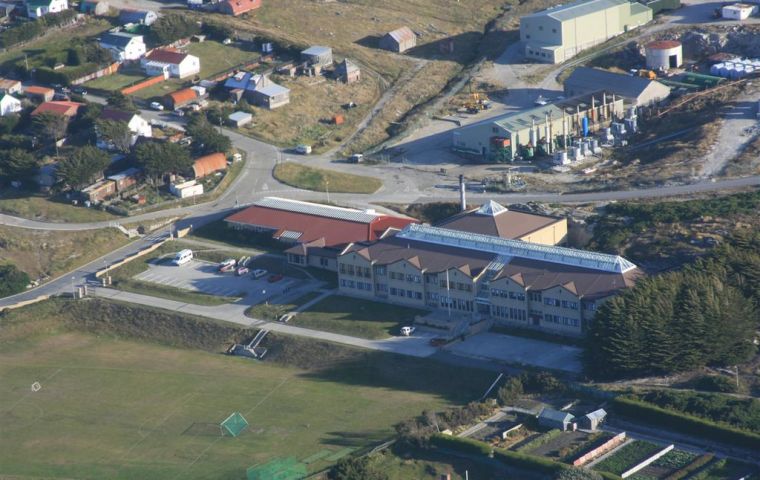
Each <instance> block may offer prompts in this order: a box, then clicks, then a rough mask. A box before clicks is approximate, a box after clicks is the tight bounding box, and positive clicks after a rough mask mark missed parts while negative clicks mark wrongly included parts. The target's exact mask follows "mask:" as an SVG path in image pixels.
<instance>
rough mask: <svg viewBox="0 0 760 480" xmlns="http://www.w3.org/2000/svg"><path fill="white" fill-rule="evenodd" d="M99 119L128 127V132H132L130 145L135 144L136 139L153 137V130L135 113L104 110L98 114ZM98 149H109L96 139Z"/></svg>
mask: <svg viewBox="0 0 760 480" xmlns="http://www.w3.org/2000/svg"><path fill="white" fill-rule="evenodd" d="M100 119H101V120H110V121H114V122H124V123H126V124H127V126H128V127H129V131H130V132H132V140H131V144H132V145H134V144H135V142H137V139H138V137H152V136H153V128H152V127H151V126H150V123H149V122H148V121H147V120H145V119H144V118H143V117H141V116H140V115H139V114H137V113H133V112H125V111H123V110H111V109H108V108H106V109H104V110H103V113H101V114H100ZM98 147H100V148H109V147H110V145H108V144H107V142H105V141H102V140H100V139H98Z"/></svg>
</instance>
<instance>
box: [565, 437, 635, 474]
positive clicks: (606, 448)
mask: <svg viewBox="0 0 760 480" xmlns="http://www.w3.org/2000/svg"><path fill="white" fill-rule="evenodd" d="M625 439H626V435H625V432H621V433H618V434H617V435H615V436H614V437H612V438H610V439H609V440H608V441H607V442H605V443H603V444H601V445H599V446H598V447H596V448H595V449H593V450H591V451H589V452H586V453H584V454H583V455H581V456H580V457H578V458H576V459H575V460H573V466H574V467H580V466H581V465H585V464H587V463H588V462H590V461H591V460H593V459H595V458H598V457H601V456H602V455H604V454H605V453H607V452H611V451H612V450H614V449H616V448H617V447H619V446H620V445H621V444H623V443H624V442H625Z"/></svg>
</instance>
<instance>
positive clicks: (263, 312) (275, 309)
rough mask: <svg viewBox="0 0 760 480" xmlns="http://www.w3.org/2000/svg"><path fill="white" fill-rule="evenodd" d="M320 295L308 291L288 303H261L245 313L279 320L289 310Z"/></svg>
mask: <svg viewBox="0 0 760 480" xmlns="http://www.w3.org/2000/svg"><path fill="white" fill-rule="evenodd" d="M318 296H319V293H316V292H313V293H307V294H306V295H302V296H300V297H298V298H296V299H295V300H293V301H290V302H288V303H266V304H265V303H260V304H258V305H254V306H252V307H250V308H248V309H247V310H246V311H245V314H246V315H247V316H249V317H251V318H256V319H259V320H277V319H278V318H280V317H281V316H283V315H285V314H286V313H288V312H291V311H293V310H295V309H296V308H298V307H300V306H301V305H304V304H306V303H308V302H310V301H312V300H314V299H315V298H317V297H318Z"/></svg>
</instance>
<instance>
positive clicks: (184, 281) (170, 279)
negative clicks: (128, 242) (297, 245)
mask: <svg viewBox="0 0 760 480" xmlns="http://www.w3.org/2000/svg"><path fill="white" fill-rule="evenodd" d="M135 279H136V280H140V281H143V282H150V283H158V284H161V285H168V286H170V287H176V288H182V289H185V290H193V291H197V292H203V293H208V294H211V295H217V296H223V297H244V298H245V302H246V303H250V304H257V303H262V302H264V301H265V300H270V299H272V298H273V297H276V296H278V295H281V294H283V293H286V291H290V290H293V289H295V288H299V289H301V288H303V287H304V286H305V285H306V284H307V283H309V282H308V281H307V280H298V279H295V278H289V277H285V278H283V279H282V280H280V281H279V282H275V283H269V282H268V281H267V276H264V277H262V278H260V279H254V278H253V277H252V276H251V275H250V274H248V275H243V276H240V277H238V276H236V275H235V274H234V273H231V272H230V273H219V272H218V266H217V264H215V263H209V262H203V261H199V260H193V261H191V262H188V263H186V264H184V265H182V266H179V267H178V266H175V265H150V266H149V268H148V270H146V271H144V272H142V273H140V274H138V275H136V276H135Z"/></svg>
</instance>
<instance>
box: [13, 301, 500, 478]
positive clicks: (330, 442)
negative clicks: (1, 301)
mask: <svg viewBox="0 0 760 480" xmlns="http://www.w3.org/2000/svg"><path fill="white" fill-rule="evenodd" d="M0 324H2V327H3V328H1V329H0V346H2V348H0V378H3V382H1V383H0V404H2V405H4V406H5V407H4V415H2V417H0V430H2V431H3V432H4V435H1V436H0V477H16V476H18V477H37V478H39V477H60V476H65V477H67V478H79V479H85V480H88V479H100V478H111V479H117V480H118V479H132V478H151V479H154V480H163V479H173V478H178V477H182V478H187V479H195V478H198V479H200V478H202V479H227V478H238V477H240V478H243V477H244V476H245V469H246V468H247V467H249V466H251V465H254V464H260V463H263V462H267V461H271V460H274V459H281V458H284V457H288V456H293V457H295V458H296V459H297V460H299V461H302V460H305V459H307V458H309V457H311V458H312V459H314V458H316V459H315V460H313V461H312V462H311V463H309V465H308V469H309V471H310V472H314V471H317V470H320V469H322V468H324V467H326V466H329V465H330V464H331V463H333V462H334V461H335V460H336V458H337V457H338V456H341V455H344V454H346V453H348V451H350V450H353V449H358V448H362V447H365V446H367V445H368V444H371V443H372V442H374V441H377V440H381V439H385V438H388V437H389V436H392V435H393V428H392V425H393V424H394V423H396V422H398V421H400V420H402V419H403V418H406V417H408V416H409V415H411V414H413V413H414V412H419V411H423V410H431V411H435V410H436V409H440V408H442V407H445V406H446V405H449V404H452V403H457V404H461V403H463V402H466V401H468V400H471V399H472V398H475V397H476V396H477V395H479V394H480V393H481V392H482V390H483V389H484V388H487V386H488V384H489V383H490V381H492V378H491V377H492V375H491V374H490V373H486V372H480V371H475V370H468V369H461V368H456V367H451V366H448V365H447V366H443V365H440V364H437V363H435V362H432V361H428V360H424V359H415V358H408V357H400V356H396V355H391V354H385V353H380V352H369V351H359V350H354V349H349V348H345V347H340V346H336V345H334V344H329V343H325V342H311V341H306V340H301V339H298V338H293V337H283V336H277V335H274V334H270V337H271V338H268V339H267V341H266V342H265V344H266V346H267V347H268V348H269V349H270V352H271V353H270V355H271V356H269V355H268V357H267V359H266V361H264V362H255V361H252V360H247V359H241V358H232V357H226V356H222V355H218V353H217V352H219V351H221V349H223V348H224V347H225V345H227V344H228V343H229V342H232V341H239V340H244V339H245V338H249V337H250V335H252V334H253V333H254V332H252V331H251V330H245V329H242V328H238V327H234V326H226V325H222V324H219V323H215V322H208V321H203V320H199V319H195V318H192V317H189V316H184V315H179V314H175V313H168V312H163V311H160V310H153V309H147V308H143V307H139V308H138V307H130V306H126V305H123V304H119V303H112V302H105V301H99V300H84V301H78V302H73V301H60V300H56V301H50V302H43V303H40V304H36V305H34V306H30V307H27V308H24V309H21V310H15V311H12V312H10V313H8V314H6V315H3V316H0ZM135 339H137V340H139V341H136V340H135ZM159 342H160V343H164V344H168V345H170V346H165V345H160V344H159ZM212 352H213V353H212ZM298 364H303V365H305V366H307V368H308V369H307V368H302V367H298V366H295V365H298ZM34 381H39V382H40V383H41V385H42V389H41V390H40V391H39V392H36V393H29V386H30V385H31V383H32V382H34ZM232 412H241V413H242V414H243V415H244V416H245V418H246V419H247V420H248V422H249V423H250V426H249V427H248V429H247V431H245V432H243V434H242V435H240V436H239V437H237V438H232V437H220V436H219V427H218V424H219V422H221V421H222V420H224V419H225V418H226V417H227V416H228V415H230V414H231V413H232Z"/></svg>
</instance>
